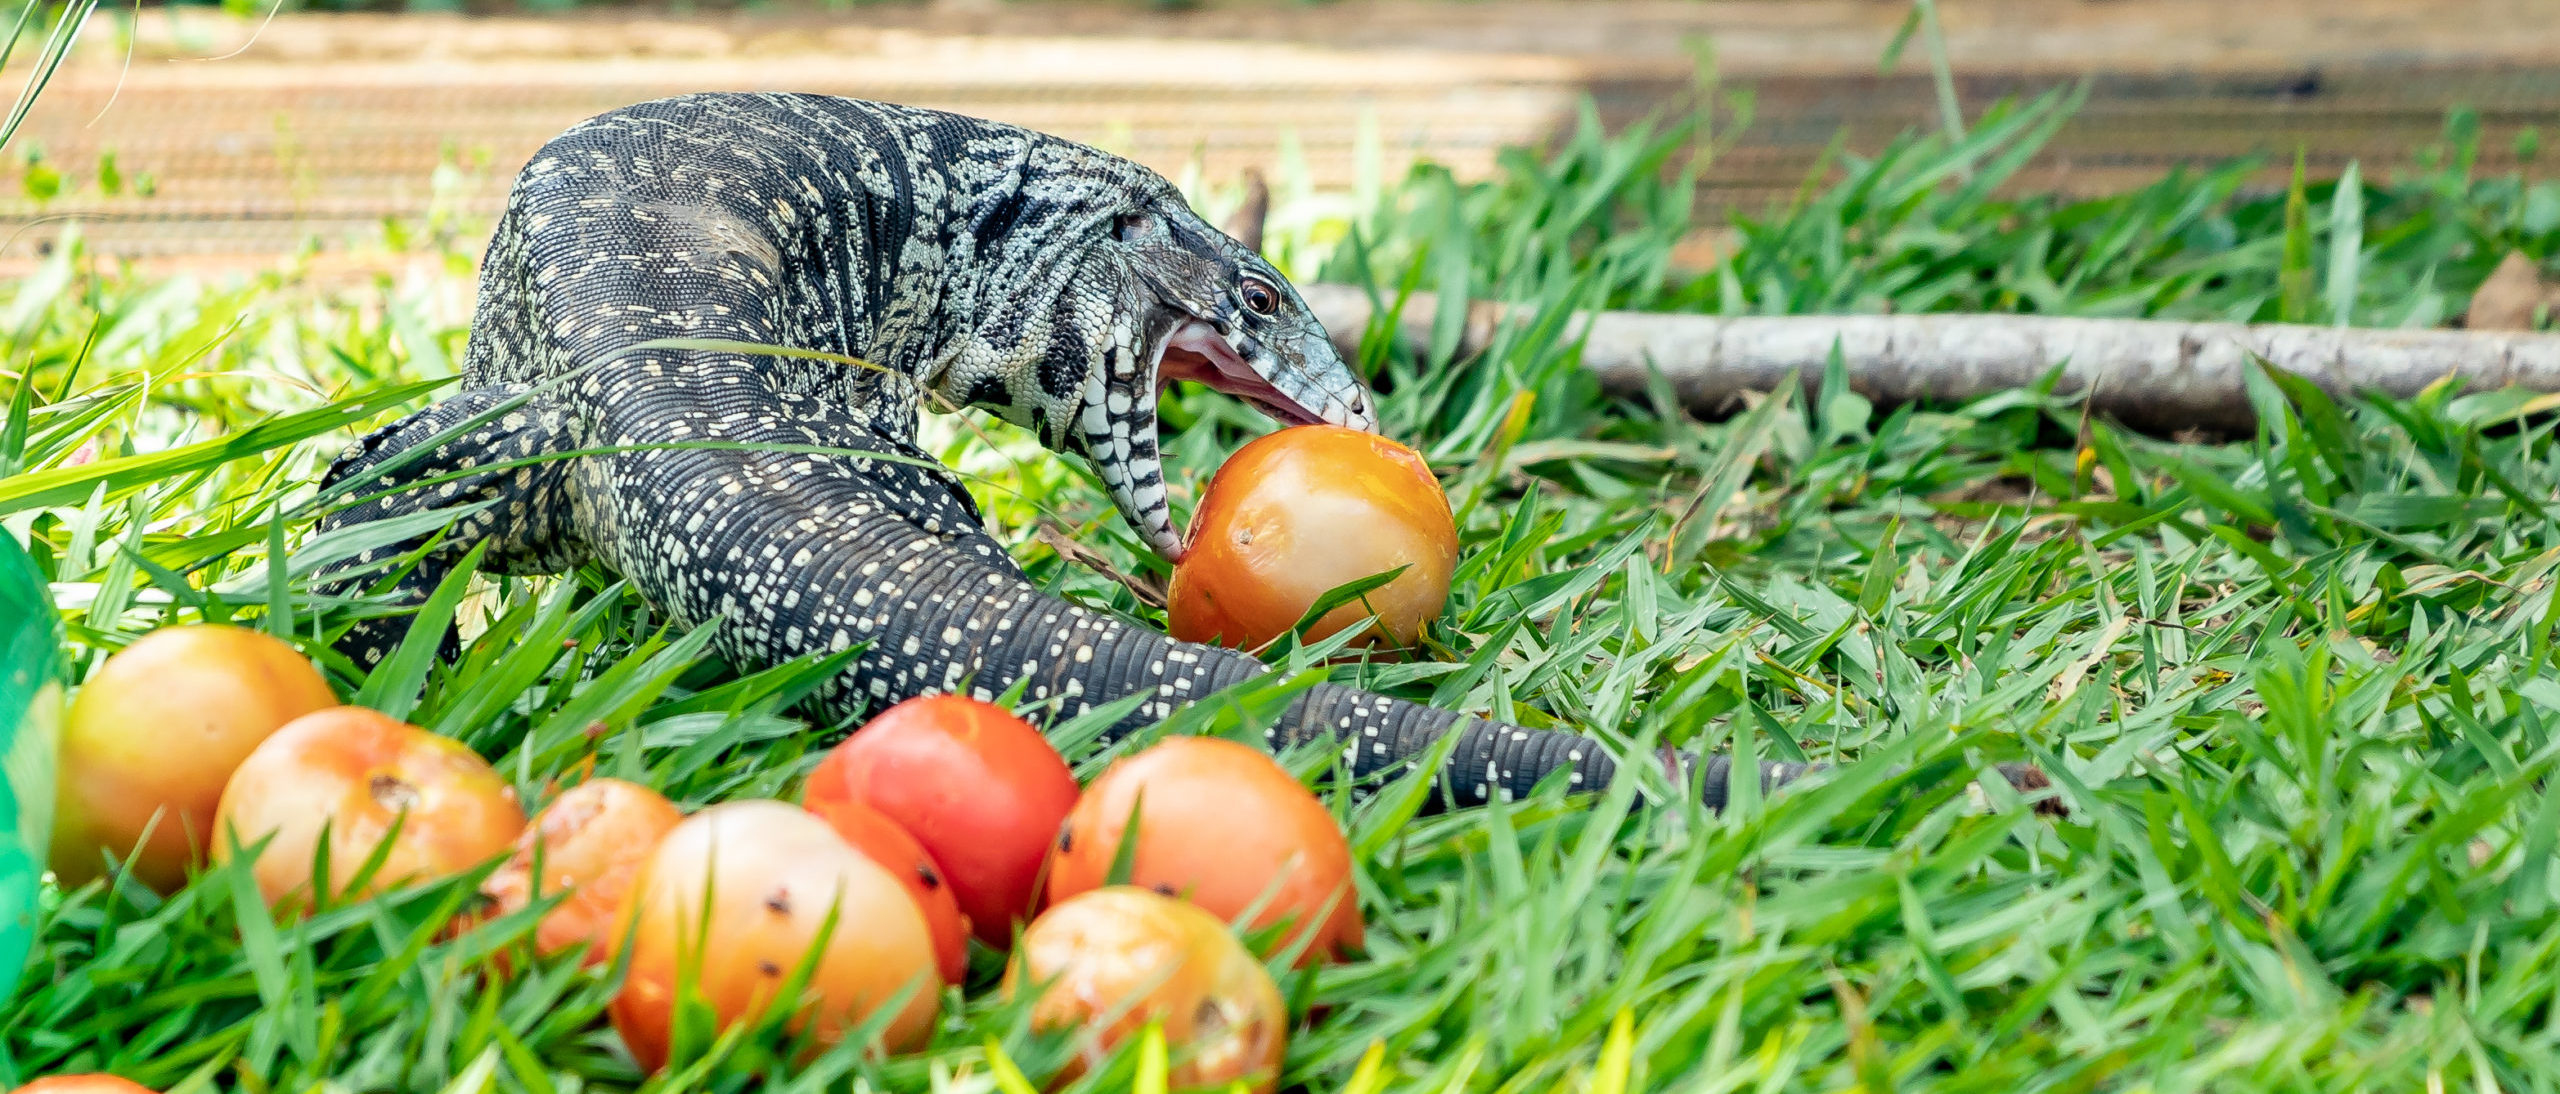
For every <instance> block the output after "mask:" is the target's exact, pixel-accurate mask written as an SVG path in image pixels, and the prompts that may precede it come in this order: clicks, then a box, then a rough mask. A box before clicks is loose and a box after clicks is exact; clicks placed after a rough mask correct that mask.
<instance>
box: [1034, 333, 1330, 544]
mask: <svg viewBox="0 0 2560 1094" xmlns="http://www.w3.org/2000/svg"><path fill="white" fill-rule="evenodd" d="M1129 356H1130V355H1127V354H1125V353H1115V354H1113V355H1112V361H1111V366H1110V367H1108V368H1104V369H1097V370H1095V371H1094V373H1093V374H1092V375H1090V376H1087V377H1086V378H1085V389H1084V392H1083V403H1084V405H1083V408H1082V415H1081V417H1080V418H1079V421H1078V425H1079V428H1080V429H1081V431H1082V432H1083V434H1084V444H1085V451H1086V453H1087V454H1088V455H1089V456H1090V457H1091V459H1092V461H1093V466H1094V469H1095V471H1096V472H1097V473H1099V474H1100V475H1101V477H1102V482H1103V485H1104V486H1105V487H1107V488H1109V489H1110V491H1111V500H1112V502H1113V503H1114V504H1116V505H1118V506H1119V507H1120V513H1121V515H1122V516H1123V517H1125V518H1126V519H1127V520H1128V521H1129V524H1130V527H1131V528H1133V529H1135V530H1136V531H1137V533H1138V537H1139V538H1140V539H1143V540H1145V541H1146V543H1147V546H1148V547H1149V548H1151V549H1153V550H1154V551H1155V552H1156V554H1158V555H1160V556H1163V558H1164V559H1165V560H1166V561H1168V562H1180V561H1182V555H1183V551H1184V545H1183V542H1182V536H1181V534H1180V533H1178V532H1176V531H1174V527H1173V507H1172V505H1171V504H1170V503H1169V501H1168V499H1167V497H1166V494H1165V475H1164V459H1163V453H1162V450H1161V449H1160V448H1159V447H1158V444H1157V437H1156V398H1157V396H1158V395H1159V394H1161V393H1162V392H1163V390H1164V389H1165V388H1167V387H1170V386H1172V385H1173V384H1174V383H1175V382H1176V381H1181V380H1190V381H1193V382H1196V383H1199V384H1203V385H1206V386H1207V387H1208V388H1209V389H1210V390H1212V391H1217V392H1222V393H1224V394H1227V395H1232V396H1235V397H1236V398H1239V399H1242V400H1244V401H1245V402H1247V403H1249V404H1251V405H1252V406H1253V407H1254V408H1255V409H1258V410H1260V411H1262V412H1263V413H1264V414H1267V415H1269V416H1270V417H1271V418H1272V420H1274V421H1277V422H1280V423H1281V424H1283V425H1322V424H1330V425H1337V426H1342V427H1344V428H1346V429H1357V430H1360V431H1361V432H1364V433H1375V432H1377V430H1378V419H1377V415H1376V414H1375V413H1374V412H1373V411H1372V410H1371V409H1370V404H1369V399H1368V398H1367V396H1366V394H1365V393H1364V392H1362V391H1361V390H1360V388H1359V386H1358V383H1357V382H1356V381H1351V380H1350V379H1349V377H1348V374H1347V370H1346V373H1345V375H1344V376H1343V377H1341V379H1342V380H1343V381H1344V382H1345V383H1346V384H1348V387H1347V389H1346V390H1325V389H1321V388H1319V387H1318V386H1317V385H1316V384H1315V383H1314V382H1312V381H1311V380H1309V379H1306V378H1302V377H1298V376H1296V375H1294V374H1288V373H1283V374H1281V375H1280V376H1278V377H1276V378H1275V377H1272V376H1266V375H1264V374H1263V373H1262V371H1261V370H1259V369H1256V368H1254V367H1253V365H1252V364H1251V363H1250V362H1248V361H1246V360H1245V358H1244V355H1243V354H1240V353H1238V352H1236V349H1235V347H1234V346H1233V345H1231V344H1229V343H1228V341H1227V340H1226V339H1225V338H1224V337H1222V336H1220V335H1219V334H1218V331H1217V328H1215V327H1212V326H1210V325H1209V324H1207V323H1204V322H1201V321H1199V320H1197V319H1186V320H1183V321H1182V322H1180V323H1178V324H1176V325H1175V326H1174V327H1173V329H1172V330H1169V331H1167V332H1166V333H1165V334H1164V335H1163V336H1162V337H1160V338H1158V339H1157V340H1156V342H1155V344H1154V345H1152V346H1148V347H1146V363H1145V367H1144V368H1143V369H1136V370H1132V369H1130V368H1128V367H1127V366H1128V364H1130V363H1133V362H1129V361H1128V357H1129Z"/></svg>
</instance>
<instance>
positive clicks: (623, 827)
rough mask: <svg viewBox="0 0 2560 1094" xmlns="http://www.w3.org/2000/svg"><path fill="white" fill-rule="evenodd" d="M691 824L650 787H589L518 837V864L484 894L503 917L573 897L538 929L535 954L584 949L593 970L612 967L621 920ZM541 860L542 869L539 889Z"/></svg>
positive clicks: (567, 796) (559, 801) (501, 871)
mask: <svg viewBox="0 0 2560 1094" xmlns="http://www.w3.org/2000/svg"><path fill="white" fill-rule="evenodd" d="M683 819H684V814H683V813H682V812H679V811H678V810H677V809H676V807H675V803H674V802H670V801H668V800H667V799H666V798H665V796H663V795H661V794H659V793H658V792H657V791H655V790H651V789H649V788H648V787H645V786H641V785H639V784H638V783H630V782H624V781H623V780H621V779H591V780H588V781H587V782H583V783H580V784H578V785H577V786H576V787H573V788H571V789H570V790H569V791H568V792H567V793H564V794H562V795H560V796H559V797H558V798H556V799H554V800H553V801H552V803H551V804H550V805H548V806H545V807H543V810H542V812H541V813H539V814H536V815H535V816H534V818H533V823H532V824H531V825H530V826H527V827H526V828H525V830H524V834H523V835H521V836H518V837H516V844H515V847H516V853H515V854H514V856H512V857H510V858H509V859H507V862H506V865H504V866H501V867H499V868H498V872H497V873H494V874H491V875H489V880H488V881H486V882H483V883H482V884H481V886H480V891H481V892H483V893H486V894H488V896H489V897H490V899H491V900H492V901H493V902H494V903H495V909H494V910H495V913H496V914H498V915H507V914H511V913H514V912H518V911H522V910H523V909H524V908H525V907H526V906H527V905H530V904H532V903H533V902H534V901H535V900H536V899H538V898H541V897H548V896H553V895H555V894H561V893H566V894H567V895H566V896H564V897H562V898H561V900H560V902H559V903H558V904H555V905H553V906H552V908H551V910H550V911H548V912H545V913H543V916H542V922H541V923H540V924H539V925H537V926H535V927H534V933H533V944H534V947H535V948H536V949H539V950H541V951H542V952H543V953H559V952H560V951H562V950H565V949H568V948H570V947H572V946H582V947H585V948H586V951H587V957H586V961H587V963H588V964H590V965H593V964H600V963H602V962H605V961H609V960H612V958H613V953H612V951H611V950H610V949H608V948H607V945H608V943H610V941H611V940H612V938H613V935H614V932H615V931H616V930H617V929H618V925H617V924H615V922H614V919H613V917H614V916H615V915H616V914H617V913H619V912H620V911H621V910H622V899H623V896H624V894H626V893H628V892H629V891H630V889H631V882H632V880H633V879H634V878H636V877H638V876H639V874H640V866H641V864H642V863H645V862H647V861H649V855H650V853H651V852H653V851H656V850H657V849H658V841H659V840H661V839H664V838H666V835H667V832H668V831H669V830H671V829H673V828H674V827H675V826H676V824H677V822H679V821H682V820H683ZM536 858H539V859H540V860H541V868H542V876H541V878H540V879H539V880H540V884H538V885H537V884H536V879H535V877H534V866H535V861H534V860H535V859H536Z"/></svg>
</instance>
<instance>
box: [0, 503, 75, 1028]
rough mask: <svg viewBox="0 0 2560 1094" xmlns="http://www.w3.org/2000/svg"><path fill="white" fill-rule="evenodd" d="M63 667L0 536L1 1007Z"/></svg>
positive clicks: (34, 584) (11, 969) (55, 729)
mask: <svg viewBox="0 0 2560 1094" xmlns="http://www.w3.org/2000/svg"><path fill="white" fill-rule="evenodd" d="M65 667H66V663H65V661H64V659H63V654H62V616H61V615H60V613H58V612H56V611H54V607H53V598H52V596H50V595H49V594H48V593H47V592H46V589H45V583H44V577H43V575H41V574H39V573H37V572H36V565H35V561H34V560H33V559H30V558H28V557H27V552H26V549H25V548H22V547H20V546H18V541H17V540H16V539H15V538H13V537H11V536H8V535H0V1001H5V1000H7V999H10V998H13V997H14V996H15V994H16V992H17V990H18V976H19V974H20V973H21V972H23V971H25V969H26V964H27V950H28V948H29V947H31V946H33V945H34V944H35V939H36V925H37V916H38V914H39V910H38V904H37V902H38V900H39V898H40V896H41V889H42V886H43V884H44V864H45V857H46V855H47V853H48V852H49V851H50V850H51V848H52V841H53V787H54V781H53V780H54V754H55V750H56V749H57V748H58V747H59V746H60V744H61V738H62V717H63V708H64V702H63V688H64V684H63V677H64V675H65V673H64V669H65ZM5 1068H6V1061H5V1060H0V1069H5Z"/></svg>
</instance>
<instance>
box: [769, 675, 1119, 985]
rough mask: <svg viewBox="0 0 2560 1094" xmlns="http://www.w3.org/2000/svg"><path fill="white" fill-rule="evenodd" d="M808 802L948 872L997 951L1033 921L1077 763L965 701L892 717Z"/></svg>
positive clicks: (924, 699) (909, 704)
mask: <svg viewBox="0 0 2560 1094" xmlns="http://www.w3.org/2000/svg"><path fill="white" fill-rule="evenodd" d="M801 801H802V803H803V804H805V805H807V806H808V807H809V808H811V809H816V810H821V811H823V810H824V808H825V806H826V803H829V802H836V801H859V802H861V803H863V804H865V805H868V806H870V807H871V808H873V809H876V810H879V811H880V812H881V813H882V814H884V815H886V816H887V817H888V818H889V819H891V820H893V821H896V822H897V823H898V825H899V826H900V827H902V828H905V829H906V830H907V831H908V832H909V833H911V834H913V835H914V836H915V838H916V842H917V843H920V844H923V845H924V849H925V852H926V853H927V854H930V855H931V856H933V861H934V862H935V863H936V864H938V865H940V866H941V867H942V873H943V878H944V880H945V881H947V882H949V883H950V886H951V895H952V898H953V899H954V900H955V901H957V902H958V904H959V908H960V911H961V913H962V914H963V915H965V916H967V917H968V919H969V922H970V924H971V926H972V927H974V928H975V930H976V933H977V936H978V940H979V941H981V942H984V943H986V944H987V945H988V946H990V947H993V948H995V949H997V950H1003V949H1005V948H1006V947H1008V946H1010V945H1012V943H1013V928H1014V925H1015V924H1017V923H1021V922H1025V921H1027V920H1029V919H1030V917H1031V912H1032V910H1033V908H1032V905H1033V901H1034V900H1035V898H1036V897H1037V896H1038V895H1039V888H1040V870H1041V866H1042V864H1043V863H1044V862H1045V861H1046V860H1047V857H1048V854H1049V844H1050V843H1051V842H1052V841H1054V840H1056V839H1057V837H1058V825H1059V824H1061V823H1063V822H1064V821H1065V820H1066V817H1067V811H1068V810H1070V809H1073V808H1075V803H1076V780H1075V775H1074V773H1072V772H1070V771H1068V770H1067V762H1066V761H1065V760H1064V759H1062V758H1060V757H1059V755H1058V750H1057V749H1056V748H1053V747H1051V746H1050V744H1049V740H1048V738H1046V737H1043V736H1041V735H1040V731H1039V730H1037V729H1034V728H1032V726H1031V723H1029V722H1025V721H1023V720H1022V719H1020V718H1017V717H1014V715H1013V713H1012V712H1011V711H1008V710H1006V709H1004V708H1003V707H1000V706H997V705H995V704H993V703H989V702H984V701H982V700H978V699H972V698H970V697H968V696H965V695H927V696H921V697H918V698H914V699H909V700H907V701H905V702H902V703H899V704H897V705H896V706H893V707H890V708H889V709H888V710H885V711H882V712H881V713H880V716H879V717H876V718H873V719H872V720H871V721H870V722H869V723H867V724H865V725H864V726H863V727H862V728H861V729H859V730H856V731H855V732H854V734H853V736H852V737H850V738H848V739H846V741H845V742H844V743H843V744H840V745H837V746H836V747H835V750H834V751H832V752H830V753H828V755H827V758H826V759H825V760H823V761H821V762H820V763H819V764H818V767H817V769H816V770H814V771H812V772H810V773H809V782H808V786H807V787H806V788H805V789H804V790H803V791H802V795H801Z"/></svg>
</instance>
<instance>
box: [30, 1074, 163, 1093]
mask: <svg viewBox="0 0 2560 1094" xmlns="http://www.w3.org/2000/svg"><path fill="white" fill-rule="evenodd" d="M12 1094H155V1092H154V1091H153V1090H152V1089H151V1088H150V1087H147V1086H144V1085H142V1084H141V1083H137V1082H134V1081H133V1080H131V1079H127V1078H124V1077H122V1076H118V1075H108V1074H106V1073H104V1072H99V1073H96V1074H89V1075H52V1076H47V1077H45V1078H42V1079H38V1080H36V1081H34V1082H32V1083H28V1084H27V1085H25V1086H22V1087H19V1088H18V1089H17V1090H16V1091H14V1092H12Z"/></svg>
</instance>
